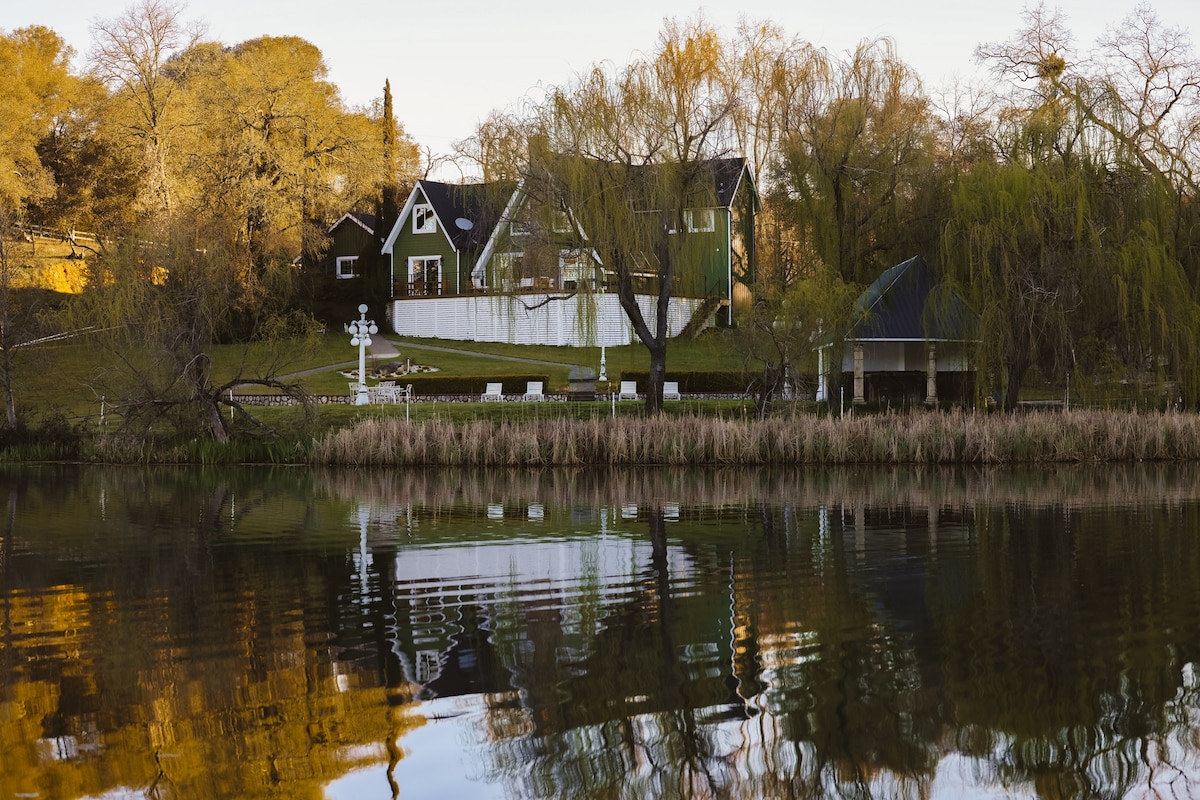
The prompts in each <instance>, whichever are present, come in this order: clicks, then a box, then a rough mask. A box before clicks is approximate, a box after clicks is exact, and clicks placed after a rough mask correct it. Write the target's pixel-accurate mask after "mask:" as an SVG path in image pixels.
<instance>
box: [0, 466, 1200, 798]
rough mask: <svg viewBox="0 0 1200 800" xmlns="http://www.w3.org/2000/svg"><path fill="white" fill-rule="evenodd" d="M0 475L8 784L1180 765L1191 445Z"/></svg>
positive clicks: (739, 785) (1188, 687) (317, 788)
mask: <svg viewBox="0 0 1200 800" xmlns="http://www.w3.org/2000/svg"><path fill="white" fill-rule="evenodd" d="M2 475H3V478H2V479H3V480H4V482H5V483H7V484H8V487H7V488H8V497H9V503H8V516H7V519H6V526H5V529H4V538H3V541H2V542H0V603H2V606H3V607H2V609H0V612H2V614H0V620H2V625H3V629H2V631H0V634H2V636H3V639H2V641H0V644H2V646H0V679H2V680H0V719H3V720H4V724H3V725H0V748H3V749H2V750H0V752H4V753H5V758H4V760H3V761H2V762H0V785H2V786H5V787H12V791H15V792H16V793H19V794H26V795H29V796H42V797H68V798H70V797H94V796H99V795H101V794H105V793H110V794H116V795H119V794H120V793H121V792H126V793H129V794H136V795H143V796H155V797H167V796H185V797H191V796H208V797H250V798H253V797H260V796H262V797H266V796H281V795H282V796H288V797H314V798H316V797H323V796H325V795H326V793H327V791H328V790H329V787H330V786H331V785H332V783H333V782H334V781H335V780H336V779H338V778H342V777H344V776H346V775H348V774H350V773H353V772H355V771H363V770H365V771H366V772H365V773H364V774H365V775H367V776H368V777H369V778H370V776H371V775H372V771H374V774H375V775H376V776H377V777H375V778H372V779H371V782H370V783H369V786H370V787H371V788H370V789H369V791H370V792H371V793H372V794H371V795H370V796H378V797H398V796H421V794H420V791H421V786H422V785H423V784H421V783H419V782H417V781H416V780H415V779H414V775H417V774H419V773H422V772H423V773H427V774H434V773H438V772H447V771H455V772H457V773H459V774H460V775H464V774H465V777H464V778H463V780H467V781H474V782H476V784H477V785H482V784H484V783H489V784H492V786H493V787H494V788H495V789H496V790H497V792H498V793H504V794H507V795H508V796H514V797H555V798H557V797H585V796H586V797H734V798H736V797H745V798H750V797H755V798H757V797H767V796H772V797H812V798H816V797H831V796H833V797H958V796H972V795H976V796H994V792H995V791H996V790H1002V791H1003V792H1004V793H1007V794H1008V795H1011V796H1031V797H1032V796H1037V797H1047V798H1051V797H1053V798H1058V797H1121V796H1139V797H1140V796H1145V795H1147V794H1149V795H1155V794H1156V793H1157V794H1158V795H1161V796H1171V797H1190V796H1200V786H1198V785H1197V784H1196V781H1197V780H1198V779H1200V763H1198V761H1197V742H1198V741H1200V737H1198V736H1197V734H1198V733H1200V726H1198V725H1197V716H1198V715H1197V708H1198V703H1197V682H1198V680H1197V676H1196V669H1195V662H1196V650H1197V645H1198V643H1200V642H1198V638H1200V635H1198V630H1197V625H1196V623H1195V620H1196V619H1197V612H1198V611H1200V584H1198V582H1196V581H1195V579H1194V576H1195V575H1196V574H1200V544H1198V543H1197V542H1196V541H1195V536H1194V532H1195V531H1197V530H1200V525H1198V524H1197V523H1200V513H1198V510H1197V509H1198V508H1200V504H1198V502H1197V500H1198V499H1200V490H1198V489H1197V488H1196V487H1197V486H1198V485H1200V484H1198V482H1197V481H1196V477H1197V476H1196V473H1195V470H1194V469H1193V468H1190V467H1187V468H1183V467H1168V466H1151V467H1146V466H1136V467H1126V468H1112V467H1106V468H1104V469H1103V470H1098V469H1088V468H1077V469H1056V470H1052V471H1044V472H1043V471H1038V472H1033V471H1030V472H1024V473H1013V472H1003V473H1001V472H990V471H954V470H949V471H936V470H895V469H891V470H840V471H831V472H820V473H805V472H794V473H786V472H747V471H740V472H726V471H708V472H685V471H671V470H656V471H652V472H646V473H631V472H605V471H595V472H590V471H576V472H571V471H558V472H552V473H524V472H522V473H511V474H509V473H501V472H491V473H478V474H475V473H469V472H468V473H463V472H457V473H450V472H391V471H383V470H379V471H371V472H351V471H340V472H328V473H324V472H316V473H306V472H299V471H290V470H272V471H266V472H264V471H253V470H236V471H230V472H221V473H212V472H207V471H196V470H179V471H176V472H166V473H165V474H163V473H161V472H156V473H155V474H153V475H150V474H143V473H139V472H135V471H128V470H125V471H109V470H99V469H81V468H56V469H42V470H30V469H20V470H18V469H11V470H8V471H6V472H4V473H2ZM447 712H448V713H447ZM422 726H424V727H422ZM431 726H434V727H438V728H444V729H445V730H452V731H453V736H452V737H450V738H451V739H452V740H453V741H454V743H455V744H454V746H453V747H452V748H447V747H446V746H445V745H437V746H434V745H428V744H426V742H431V741H433V738H430V737H425V738H423V736H424V734H423V731H425V730H430V729H431ZM445 738H446V737H442V740H445Z"/></svg>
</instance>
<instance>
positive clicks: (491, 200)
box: [383, 180, 517, 253]
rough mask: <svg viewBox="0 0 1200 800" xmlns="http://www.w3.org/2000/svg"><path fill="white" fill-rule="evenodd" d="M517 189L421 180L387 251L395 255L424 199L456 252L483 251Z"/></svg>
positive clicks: (385, 247)
mask: <svg viewBox="0 0 1200 800" xmlns="http://www.w3.org/2000/svg"><path fill="white" fill-rule="evenodd" d="M516 188H517V184H516V183H515V182H512V181H495V182H492V183H469V184H453V183H439V182H438V181H424V180H422V181H417V185H416V186H415V187H413V190H412V193H411V194H409V196H408V202H407V203H405V205H404V209H403V210H402V211H401V212H400V216H399V217H398V218H397V219H396V224H395V225H394V226H393V227H392V231H391V233H390V235H389V236H388V238H387V241H386V242H385V243H384V245H383V252H385V253H390V252H392V245H393V244H395V241H396V237H397V236H398V235H399V233H400V230H401V229H402V227H403V226H404V225H407V224H409V219H410V218H411V215H412V210H413V207H414V206H416V205H417V203H418V201H419V199H420V198H422V197H423V198H424V200H425V201H426V202H428V203H429V205H431V206H432V207H433V213H434V216H435V217H437V222H438V229H439V231H440V232H441V233H442V234H443V235H444V236H446V238H447V239H449V240H450V243H451V245H452V246H453V247H454V249H455V250H460V251H461V250H473V249H478V248H481V247H483V245H484V244H485V243H486V242H487V241H488V239H489V238H490V237H491V236H492V233H493V231H494V230H495V228H496V224H497V223H498V222H499V221H500V218H501V216H502V215H503V213H504V209H505V207H506V206H507V205H508V203H509V200H510V199H511V198H512V196H513V192H514V191H516Z"/></svg>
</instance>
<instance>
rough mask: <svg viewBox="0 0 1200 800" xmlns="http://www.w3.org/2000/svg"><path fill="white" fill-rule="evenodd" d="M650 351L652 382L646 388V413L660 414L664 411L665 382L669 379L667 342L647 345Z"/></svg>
mask: <svg viewBox="0 0 1200 800" xmlns="http://www.w3.org/2000/svg"><path fill="white" fill-rule="evenodd" d="M646 349H647V350H649V351H650V382H649V385H648V386H646V411H647V412H649V413H651V414H658V413H661V412H662V409H663V382H664V381H666V378H667V345H666V342H663V343H661V344H659V343H656V344H655V345H654V346H650V345H646Z"/></svg>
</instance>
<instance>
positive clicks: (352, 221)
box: [325, 211, 375, 280]
mask: <svg viewBox="0 0 1200 800" xmlns="http://www.w3.org/2000/svg"><path fill="white" fill-rule="evenodd" d="M328 234H329V238H330V242H329V248H328V250H327V251H326V254H325V274H326V275H330V276H332V277H333V278H335V279H336V280H351V279H354V278H358V277H359V276H360V275H361V272H360V271H359V268H358V260H359V258H361V257H362V255H363V254H364V253H367V252H369V251H370V250H371V249H373V248H374V247H375V215H374V214H364V213H362V212H360V211H351V212H349V213H347V214H343V215H342V217H341V219H339V220H338V221H337V222H335V223H333V224H332V225H330V226H329V230H328Z"/></svg>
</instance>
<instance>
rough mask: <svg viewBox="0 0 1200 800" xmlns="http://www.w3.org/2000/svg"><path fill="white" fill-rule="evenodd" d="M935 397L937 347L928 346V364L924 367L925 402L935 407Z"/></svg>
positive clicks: (936, 397) (936, 399) (936, 398)
mask: <svg viewBox="0 0 1200 800" xmlns="http://www.w3.org/2000/svg"><path fill="white" fill-rule="evenodd" d="M937 401H938V396H937V345H932V344H931V345H929V364H928V366H926V367H925V402H926V404H928V405H931V406H932V405H936V404H937Z"/></svg>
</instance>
